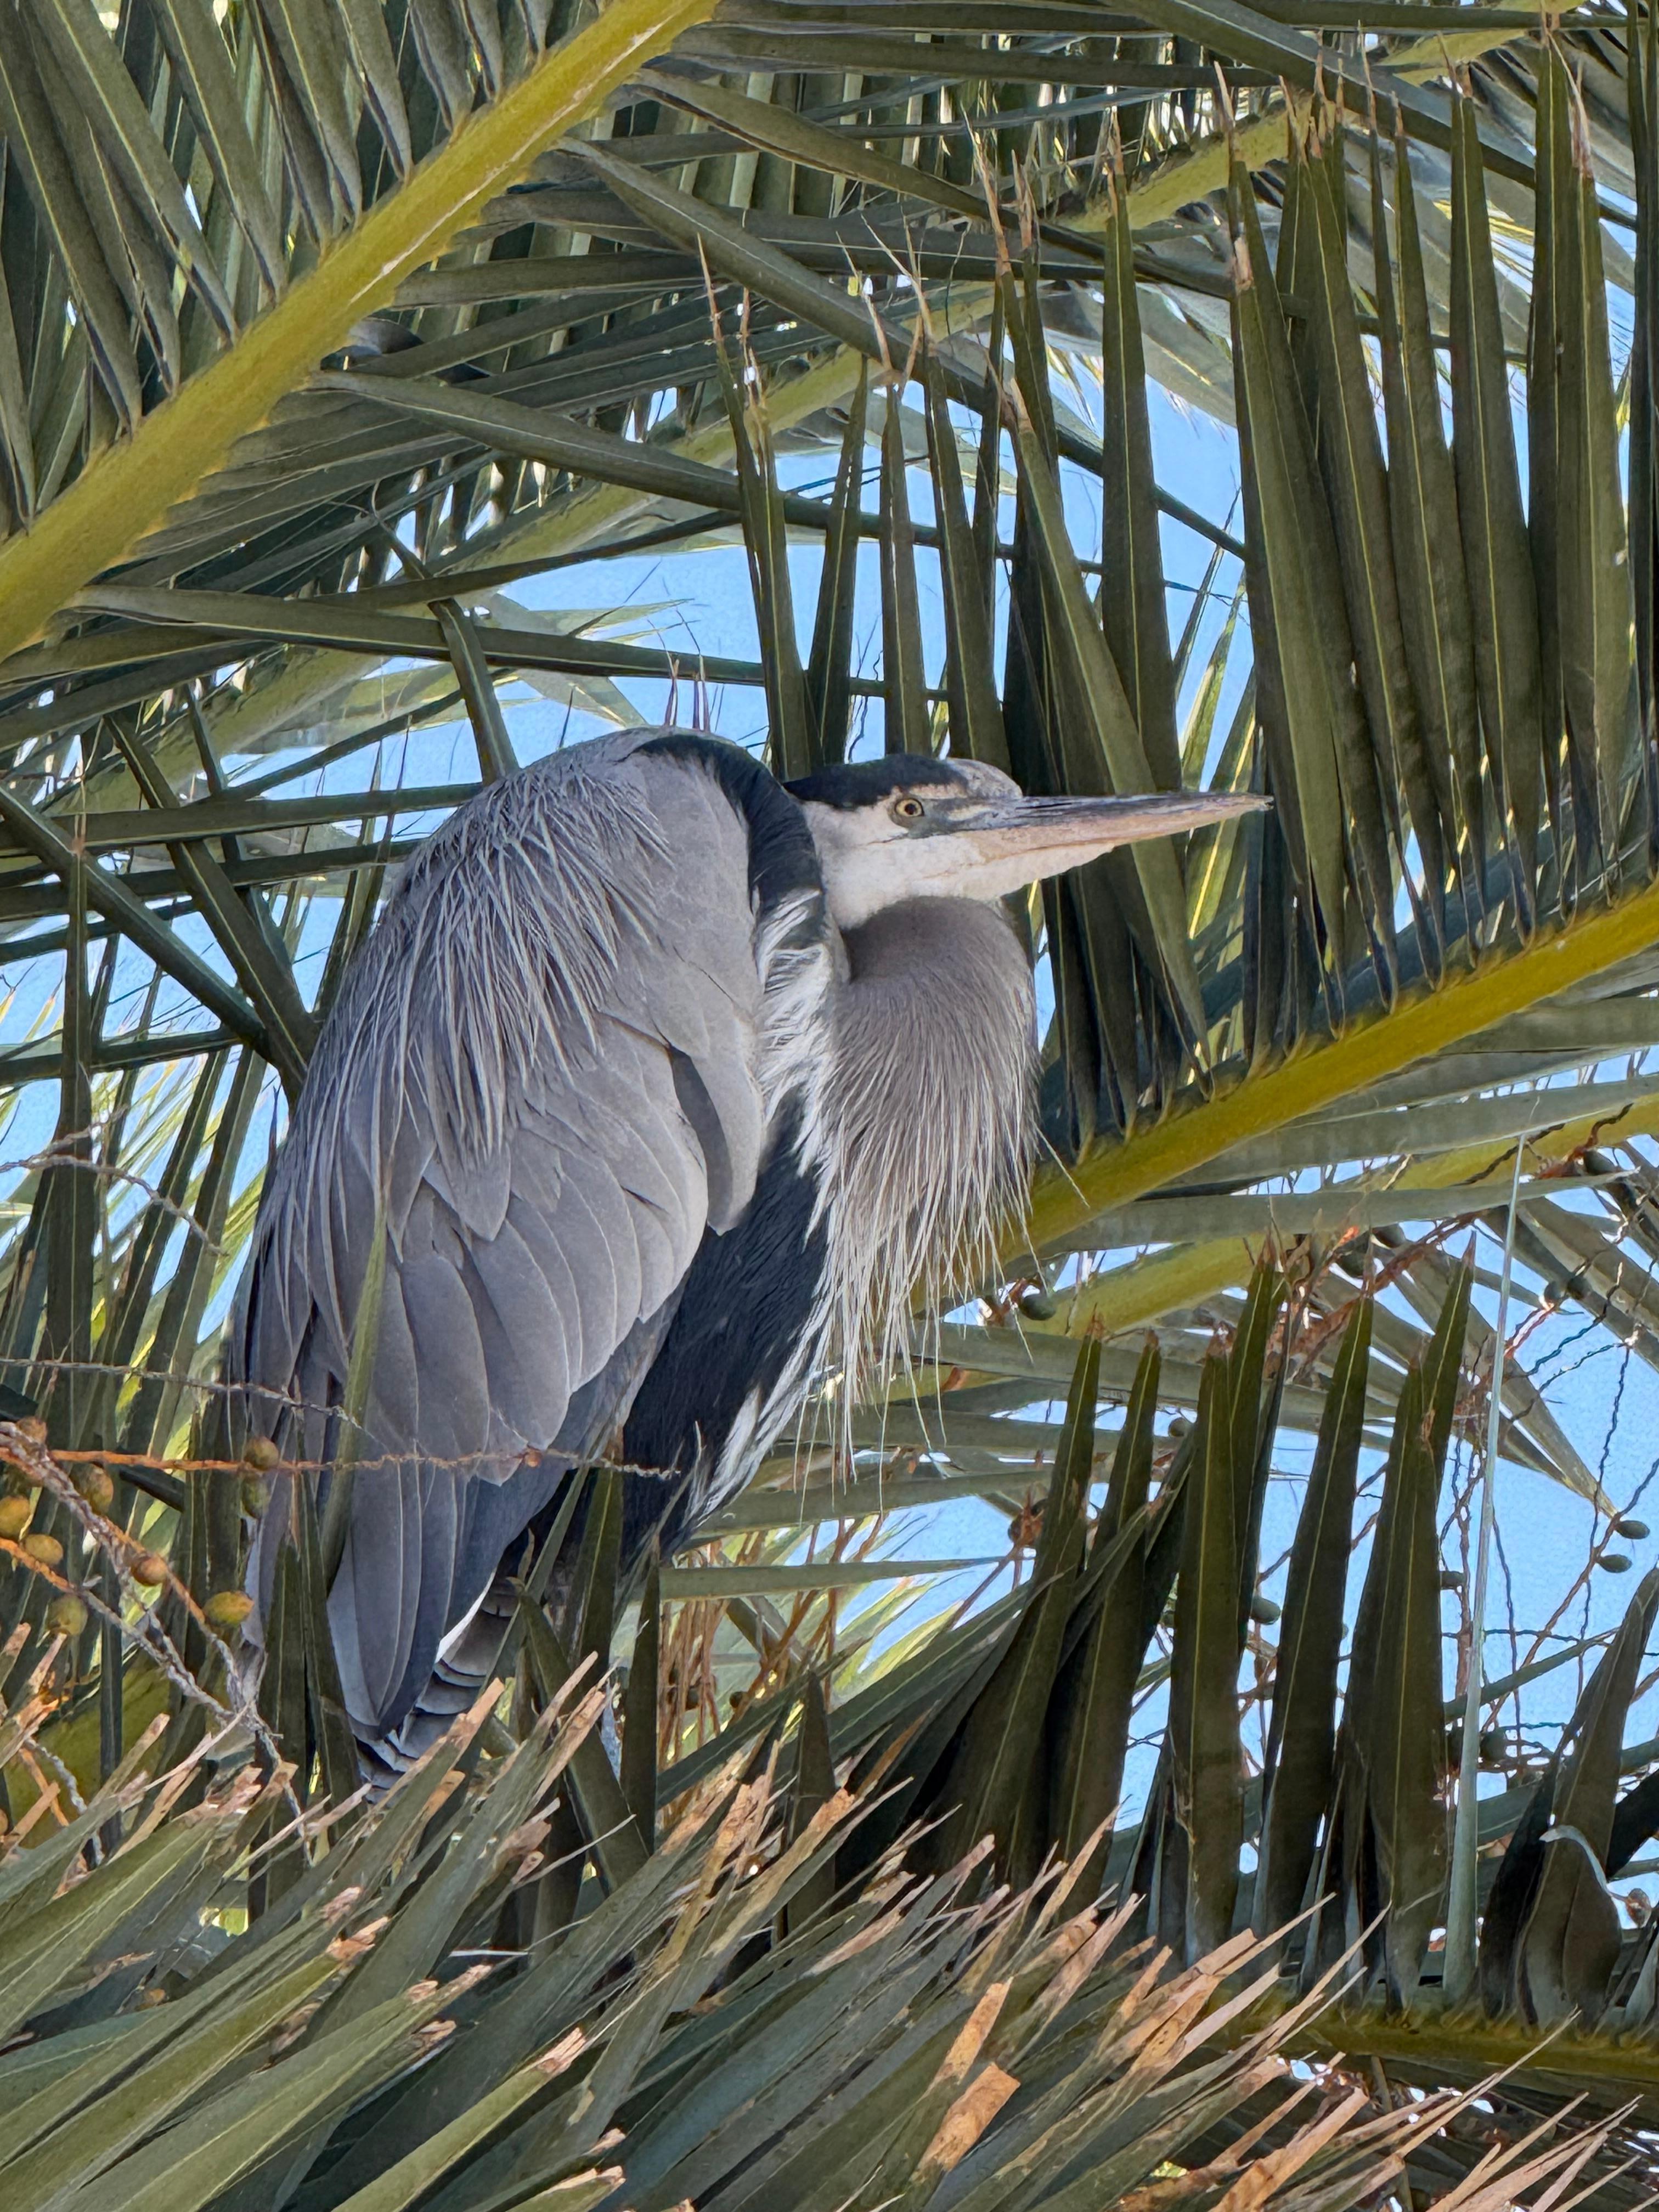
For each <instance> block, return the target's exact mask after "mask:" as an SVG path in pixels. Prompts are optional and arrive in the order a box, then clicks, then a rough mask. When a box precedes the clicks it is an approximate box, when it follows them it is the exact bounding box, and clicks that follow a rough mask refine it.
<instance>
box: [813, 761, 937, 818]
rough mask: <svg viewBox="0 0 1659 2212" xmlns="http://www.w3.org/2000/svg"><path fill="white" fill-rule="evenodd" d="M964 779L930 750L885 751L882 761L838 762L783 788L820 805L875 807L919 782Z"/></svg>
mask: <svg viewBox="0 0 1659 2212" xmlns="http://www.w3.org/2000/svg"><path fill="white" fill-rule="evenodd" d="M961 781H962V778H961V777H960V776H959V775H957V773H956V771H955V769H953V768H952V767H951V763H950V762H949V761H942V760H935V759H934V757H933V755H932V754H931V753H884V754H883V755H882V757H881V758H880V759H879V760H867V761H839V762H837V763H836V766H835V767H834V768H821V769H817V770H816V771H815V773H814V774H812V775H798V776H797V777H796V778H795V780H794V781H793V783H787V784H785V785H784V787H783V788H784V789H785V790H786V791H787V793H789V794H790V796H791V798H793V799H801V800H803V801H805V800H807V799H811V801H812V802H813V804H814V805H818V806H841V807H849V806H873V805H876V804H877V802H878V800H880V799H885V798H886V797H887V796H888V795H889V793H892V792H895V791H908V790H910V789H912V788H913V787H914V786H915V785H916V784H925V783H933V784H941V783H949V784H956V785H960V783H961Z"/></svg>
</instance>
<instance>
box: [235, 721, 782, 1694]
mask: <svg viewBox="0 0 1659 2212" xmlns="http://www.w3.org/2000/svg"><path fill="white" fill-rule="evenodd" d="M653 734H654V733H649V732H634V733H629V736H628V737H626V738H621V739H606V740H603V741H601V742H600V743H599V744H593V745H586V746H581V747H577V748H573V749H572V750H570V751H569V752H568V753H563V754H560V755H557V756H555V757H553V758H552V759H551V760H550V761H548V762H544V763H538V765H537V766H535V767H533V768H532V769H526V770H525V771H524V772H522V773H521V774H520V775H515V776H513V777H509V778H507V779H505V780H503V781H501V782H499V783H497V784H495V785H493V786H492V787H490V788H489V790H487V791H485V792H483V793H481V794H480V795H479V796H478V797H477V799H473V800H472V801H471V802H470V803H469V805H467V806H465V807H464V808H463V809H461V810H460V811H459V813H458V814H457V815H456V816H455V817H453V819H452V820H451V821H450V822H449V823H447V824H446V825H445V826H444V828H443V829H441V830H440V831H439V832H438V833H437V835H436V836H435V837H434V838H433V839H432V840H431V842H429V843H428V845H427V846H426V847H424V848H422V852H421V853H420V854H417V855H416V859H415V860H414V861H413V862H412V863H411V865H410V871H409V872H408V874H407V875H406V877H405V878H404V882H403V883H402V884H401V885H400V887H399V889H398V891H397V893H396V894H395V895H394V896H393V898H392V901H391V902H390V903H389V906H388V909H387V912H386V916H385V918H384V920H383V921H382V922H381V923H380V926H379V927H378V928H377V930H376V931H375V933H374V936H373V937H372V939H370V941H369V944H368V946H367V947H366V948H365V951H364V953H363V955H362V959H361V961H360V963H359V964H358V966H357V968H356V969H355V970H354V972H353V974H352V975H351V976H350V977H349V979H348V982H347V985H346V987H345V989H344V991H343V994H342V997H341V1000H340V1002H339V1004H338V1005H337V1008H336V1009H335V1011H334V1012H333V1013H332V1014H331V1017H330V1018H329V1021H328V1023H327V1024H326V1026H325V1030H324V1033H323V1036H322V1037H321V1039H320V1041H319V1045H318V1048H317V1052H316V1054H315V1057H314V1059H313V1063H312V1066H311V1069H310V1072H309V1074H308V1076H307V1084H306V1088H305V1091H304V1093H303V1095H302V1097H301V1101H300V1103H299V1105H298V1108H297V1109H296V1111H295V1121H294V1125H293V1128H292V1130H291V1133H290V1134H289V1139H288V1143H287V1146H286V1147H285V1149H284V1151H283V1156H282V1158H281V1159H280V1161H279V1163H278V1164H277V1167H276V1171H275V1174H274V1176H273V1178H272V1181H271V1182H270V1187H269V1188H268V1189H267V1191H266V1194H265V1196H264V1201H263V1204H262V1206H261V1210H260V1216H259V1220H258V1227H257V1229H256V1231H255V1237H254V1244H253V1250H252V1258H251V1263H250V1268H249V1273H248V1276H247V1278H246V1285H245V1290H244V1293H243V1297H242V1299H241V1301H240V1305H239V1309H238V1311H237V1314H236V1316H235V1319H234V1323H233V1328H232V1338H231V1344H230V1348H229V1352H228V1376H229V1379H230V1381H231V1382H232V1383H233V1384H234V1385H235V1384H240V1385H241V1386H244V1392H245V1395H243V1397H242V1398H241V1400H240V1402H241V1404H242V1406H243V1407H244V1408H245V1418H246V1422H247V1424H248V1426H249V1428H250V1429H251V1430H252V1431H255V1432H259V1431H263V1432H264V1433H268V1434H271V1435H273V1436H275V1437H276V1438H277V1441H278V1443H279V1444H280V1445H281V1446H282V1449H283V1455H284V1457H292V1458H303V1459H304V1460H306V1461H308V1462H313V1463H323V1462H327V1461H328V1460H329V1459H330V1457H331V1455H332V1453H333V1451H334V1450H335V1449H336V1448H337V1436H338V1424H339V1416H338V1408H339V1407H340V1405H341V1403H342V1401H343V1395H344V1389H345V1383H346V1376H347V1373H348V1370H349V1363H350V1358H351V1347H352V1342H353V1331H354V1321H355V1316H356V1311H357V1307H358V1301H359V1298H360V1297H361V1295H362V1285H363V1280H364V1274H365V1270H366V1267H367V1264H368V1256H369V1254H370V1252H371V1250H372V1249H373V1248H374V1244H375V1241H376V1237H377V1234H379V1233H380V1230H379V1228H378V1226H377V1225H378V1224H380V1222H381V1221H383V1223H384V1236H385V1239H386V1248H385V1249H386V1273H385V1287H384V1291H383V1293H382V1297H381V1304H380V1325H379V1332H378V1340H377V1345H376V1349H375V1353H374V1369H373V1382H372V1387H371V1390H370V1394H369V1399H368V1417H367V1420H366V1422H365V1430H366V1433H365V1435H364V1437H363V1438H362V1442H361V1448H360V1455H359V1463H358V1468H357V1473H356V1477H355V1481H354V1488H353V1493H352V1506H351V1516H350V1529H349V1538H348V1541H347V1544H346V1548H345V1552H344V1555H343V1559H342V1561H341V1565H340V1569H339V1572H338V1574H337V1577H336V1580H335V1583H334V1585H333V1588H332V1590H331V1595H330V1601H329V1611H330V1618H331V1625H332V1627H333V1632H334V1638H335V1642H336V1645H337V1653H338V1657H339V1661H340V1668H341V1676H342V1683H343V1689H344V1692H345V1697H346V1703H347V1706H348V1708H349V1711H350V1713H351V1716H352V1718H353V1720H354V1722H355V1723H356V1724H357V1725H358V1726H359V1727H360V1728H362V1729H366V1730H367V1731H368V1732H371V1733H380V1732H382V1731H385V1730H386V1729H390V1728H392V1727H395V1726H396V1725H397V1724H398V1721H399V1719H400V1718H401V1717H402V1715H403V1714H404V1712H405V1711H407V1710H408V1708H409V1705H410V1701H411V1699H413V1698H414V1697H415V1696H416V1693H417V1692H419V1691H420V1689H421V1688H422V1686H423V1684H424V1683H425V1681H426V1680H427V1677H428V1674H429V1673H430V1671H431V1668H432V1665H433V1662H434V1659H435V1655H436V1651H437V1648H438V1644H439V1643H440V1640H441V1638H443V1637H444V1635H445V1634H446V1632H448V1631H449V1630H450V1629H451V1628H453V1626H455V1624H456V1623H457V1622H458V1621H459V1620H464V1619H465V1616H466V1614H467V1613H468V1611H469V1610H470V1608H471V1607H472V1606H474V1605H476V1604H477V1601H478V1600H479V1598H480V1597H481V1596H482V1595H483V1589H484V1588H485V1587H486V1586H487V1583H488V1581H489V1577H490V1575H491V1574H492V1573H493V1571H494V1569H495V1565H496V1561H497V1559H499V1557H500V1553H501V1547H502V1544H503V1543H504V1542H507V1541H511V1538H512V1536H513V1534H516V1533H517V1530H518V1529H519V1528H522V1527H523V1526H524V1525H525V1523H526V1521H527V1520H528V1519H529V1517H530V1515H531V1513H532V1512H533V1511H534V1510H536V1508H537V1506H538V1504H539V1503H541V1502H542V1501H543V1500H544V1498H545V1497H546V1495H547V1494H548V1493H549V1492H550V1488H551V1486H552V1480H553V1479H554V1474H553V1470H552V1468H550V1467H549V1468H540V1467H538V1464H537V1459H538V1455H543V1454H550V1455H551V1454H556V1453H559V1452H562V1453H563V1454H564V1455H566V1457H567V1458H568V1456H570V1455H574V1454H576V1453H578V1452H580V1451H582V1450H585V1449H586V1450H592V1449H597V1448H598V1447H599V1444H600V1443H602V1441H603V1440H604V1439H605V1438H606V1437H609V1436H610V1435H611V1433H612V1432H613V1431H615V1429H616V1427H617V1425H618V1424H619V1423H620V1421H621V1419H623V1416H624V1415H625V1413H626V1412H627V1409H628V1406H629V1402H630V1401H631V1399H632V1396H633V1393H634V1391H635V1389H637V1387H638V1383H639V1381H640V1378H641V1375H642V1373H643V1371H644V1368H645V1366H646V1365H647V1364H648V1362H649V1359H650V1357H651V1355H652V1352H653V1348H654V1346H655V1344H656V1342H657V1341H658V1340H659V1337H660V1334H661V1331H662V1329H663V1328H664V1327H665V1325H666V1321H667V1319H668V1318H669V1317H671V1314H672V1311H673V1307H674V1304H675V1302H676V1300H677V1298H678V1290H679V1285H680V1284H681V1282H682V1280H683V1279H684V1275H685V1273H686V1271H687V1269H688V1268H689V1267H690V1263H691V1261H692V1258H693V1255H695V1253H696V1249H697V1246H698V1244H699V1242H700V1241H701V1239H702V1236H703V1233H704V1231H705V1229H706V1228H713V1229H714V1230H717V1231H718V1230H720V1229H722V1228H724V1227H726V1225H729V1223H730V1222H732V1220H734V1219H735V1218H737V1216H738V1214H739V1213H741V1212H742V1210H743V1208H744V1206H745V1205H746V1204H747V1202H748V1200H749V1198H750V1194H751V1193H752V1191H753V1188H754V1182H755V1177H756V1174H757V1169H758V1166H759V1164H760V1161H761V1158H762V1154H763V1147H764V1144H765V1135H766V1109H765V1102H764V1098H763V1085H762V1077H763V1069H762V1064H761V1063H762V1053H763V1018H764V989H763V979H762V975H761V971H760V960H759V957H758V955H757V943H756V923H755V916H754V913H753V909H752V902H751V898H750V837H749V830H748V824H747V823H746V820H745V818H744V816H743V814H742V813H741V812H740V811H738V808H737V807H735V806H734V805H732V801H731V800H730V799H727V798H726V796H725V794H724V793H723V792H722V790H721V788H720V784H719V782H718V781H716V779H715V777H714V775H710V774H709V773H708V772H707V769H706V767H705V766H703V765H701V764H698V763H697V762H696V756H695V754H694V755H693V757H692V758H691V759H690V760H687V759H684V758H680V757H672V756H670V755H666V754H665V753H663V752H661V751H656V752H650V751H641V750H640V747H641V744H644V743H645V742H646V741H647V738H648V737H649V736H651V735H653ZM238 1402H239V1399H238V1394H237V1393H236V1391H234V1390H233V1394H232V1405H233V1408H234V1407H236V1406H237V1404H238ZM577 1429H580V1431H583V1434H582V1435H581V1436H580V1437H578V1436H577V1435H576V1434H575V1433H574V1431H575V1430H577ZM526 1455H528V1457H527V1456H526ZM276 1525H277V1524H275V1523H273V1524H272V1528H273V1529H274V1528H275V1527H276ZM264 1548H265V1549H266V1550H267V1552H269V1551H270V1550H272V1549H274V1542H273V1541H272V1536H271V1534H267V1538H266V1540H265V1545H264ZM263 1565H264V1573H265V1575H266V1577H267V1578H268V1577H269V1573H270V1561H269V1559H267V1560H265V1561H264V1563H263Z"/></svg>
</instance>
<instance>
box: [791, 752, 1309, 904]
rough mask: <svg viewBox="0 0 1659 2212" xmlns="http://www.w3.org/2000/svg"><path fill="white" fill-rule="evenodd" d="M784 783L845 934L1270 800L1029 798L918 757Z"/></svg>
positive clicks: (1004, 779)
mask: <svg viewBox="0 0 1659 2212" xmlns="http://www.w3.org/2000/svg"><path fill="white" fill-rule="evenodd" d="M788 789H789V791H790V792H791V793H793V796H794V797H795V798H796V799H799V802H800V805H801V808H802V810H803V811H804V812H805V816H806V821H807V826H808V828H809V829H811V834H812V842H813V843H814V844H815V845H816V846H817V853H818V860H819V863H820V865H821V866H822V867H823V884H824V891H825V894H826V896H827V897H828V899H829V911H830V913H831V915H833V916H834V917H835V920H836V924H837V926H838V927H840V928H842V929H856V928H857V927H859V926H860V923H862V922H866V921H869V920H870V919H871V917H872V915H877V914H879V913H880V912H881V911H882V909H883V908H884V907H890V906H897V905H900V904H901V903H902V902H904V901H905V900H907V899H916V898H965V899H986V900H993V899H999V898H1001V897H1003V896H1005V895H1006V893H1007V892H1009V891H1013V890H1020V889H1021V888H1022V887H1023V886H1024V884H1035V883H1039V882H1041V881H1042V878H1044V877H1045V876H1058V875H1061V874H1063V873H1064V872H1065V871H1066V869H1067V868H1074V867H1076V866H1079V863H1080V862H1082V861H1084V860H1095V859H1097V858H1098V856H1099V855H1100V854H1102V853H1109V852H1110V851H1111V850H1112V849H1113V848H1114V847H1115V846H1118V845H1130V844H1134V843H1136V842H1139V840H1141V839H1143V838H1146V837H1169V836H1174V835H1175V834H1176V832H1177V831H1179V830H1182V829H1197V828H1199V827H1200V825H1201V824H1202V823H1206V822H1219V821H1225V820H1226V819H1227V818H1228V817H1231V816H1233V815H1237V814H1245V813H1250V812H1253V811H1255V810H1256V809H1258V808H1260V807H1262V806H1265V805H1267V804H1268V802H1267V800H1266V799H1261V798H1258V797H1256V796H1255V794H1254V793H1243V792H1240V793H1234V792H1197V791H1194V792H1187V791H1153V792H1144V793H1133V794H1131V795H1127V796H1124V797H1119V798H1110V799H1028V798H1027V797H1026V796H1025V794H1024V792H1022V791H1021V789H1020V788H1019V786H1018V784H1017V783H1015V782H1014V781H1012V778H1011V777H1009V776H1006V775H1003V773H1002V771H1001V769H994V768H990V767H987V765H986V764H985V763H982V762H980V761H971V760H938V759H934V758H933V757H931V756H929V755H927V754H920V753H890V754H888V755H886V756H885V757H883V758H880V759H878V760H868V761H850V762H848V763H844V764H842V765H841V766H838V767H835V768H826V769H819V770H818V771H817V774H816V775H807V776H801V777H799V779H797V781H794V782H793V783H791V784H790V785H789V786H788Z"/></svg>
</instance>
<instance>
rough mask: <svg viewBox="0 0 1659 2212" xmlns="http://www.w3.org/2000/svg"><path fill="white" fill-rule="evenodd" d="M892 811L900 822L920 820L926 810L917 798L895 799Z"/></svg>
mask: <svg viewBox="0 0 1659 2212" xmlns="http://www.w3.org/2000/svg"><path fill="white" fill-rule="evenodd" d="M893 811H894V813H895V814H896V815H897V817H898V818H899V820H900V821H901V822H920V821H921V817H922V816H923V815H924V814H925V813H926V812H927V808H926V807H925V806H924V805H922V803H921V800H920V799H895V800H894V801H893Z"/></svg>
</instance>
